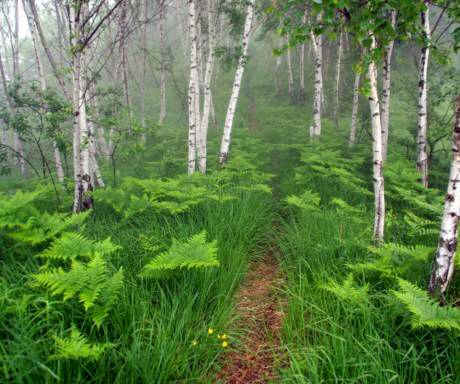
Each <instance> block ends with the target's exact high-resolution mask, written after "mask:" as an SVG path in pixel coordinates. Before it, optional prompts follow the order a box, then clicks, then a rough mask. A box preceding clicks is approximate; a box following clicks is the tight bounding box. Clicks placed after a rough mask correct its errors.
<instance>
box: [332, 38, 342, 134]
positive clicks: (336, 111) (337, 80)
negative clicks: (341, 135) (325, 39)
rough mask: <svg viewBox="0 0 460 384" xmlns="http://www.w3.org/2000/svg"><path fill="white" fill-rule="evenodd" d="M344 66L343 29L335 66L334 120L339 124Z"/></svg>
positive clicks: (338, 43)
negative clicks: (341, 79) (341, 80)
mask: <svg viewBox="0 0 460 384" xmlns="http://www.w3.org/2000/svg"><path fill="white" fill-rule="evenodd" d="M341 68H342V31H340V34H339V40H338V42H337V63H336V67H335V100H334V121H335V124H336V126H337V127H338V126H339V107H340V106H339V96H340V70H341Z"/></svg>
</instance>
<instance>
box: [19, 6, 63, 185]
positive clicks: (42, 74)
mask: <svg viewBox="0 0 460 384" xmlns="http://www.w3.org/2000/svg"><path fill="white" fill-rule="evenodd" d="M22 4H23V8H24V12H25V14H26V17H27V22H28V25H29V30H30V34H31V36H32V44H33V46H34V53H35V61H36V63H37V69H38V76H39V79H40V86H41V90H42V92H46V89H47V81H46V75H45V70H44V68H43V62H42V59H41V56H40V51H39V42H38V40H39V37H38V34H37V30H36V28H35V22H34V17H33V15H32V12H31V11H30V9H29V5H28V4H27V1H26V0H23V2H22ZM52 145H53V155H54V164H55V167H56V174H57V177H58V180H59V181H60V182H61V183H63V182H64V169H63V167H62V160H61V153H60V152H59V148H58V145H57V143H56V141H55V140H54V139H52Z"/></svg>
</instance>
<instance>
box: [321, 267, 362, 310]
mask: <svg viewBox="0 0 460 384" xmlns="http://www.w3.org/2000/svg"><path fill="white" fill-rule="evenodd" d="M320 288H322V289H324V290H326V291H328V292H331V293H333V294H334V295H335V296H337V297H339V298H340V299H342V300H344V301H348V302H351V303H354V304H358V305H360V306H362V305H365V304H366V303H367V302H368V291H369V285H368V284H365V285H364V286H358V285H356V283H355V281H354V279H353V274H352V273H350V274H348V276H347V278H346V279H345V280H344V281H343V283H342V284H339V283H337V282H336V281H334V280H330V281H329V282H328V283H327V284H323V285H321V286H320Z"/></svg>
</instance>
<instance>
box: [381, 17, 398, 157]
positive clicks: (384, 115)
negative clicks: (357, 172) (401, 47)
mask: <svg viewBox="0 0 460 384" xmlns="http://www.w3.org/2000/svg"><path fill="white" fill-rule="evenodd" d="M390 19H391V26H392V27H393V29H394V28H396V11H395V10H394V9H392V10H391V12H390ZM393 46H394V40H390V41H389V43H388V44H387V45H386V47H385V53H384V58H383V74H382V103H381V119H380V120H381V124H382V151H383V160H384V161H385V160H386V158H387V152H388V136H389V129H390V128H389V124H390V93H391V57H392V54H393Z"/></svg>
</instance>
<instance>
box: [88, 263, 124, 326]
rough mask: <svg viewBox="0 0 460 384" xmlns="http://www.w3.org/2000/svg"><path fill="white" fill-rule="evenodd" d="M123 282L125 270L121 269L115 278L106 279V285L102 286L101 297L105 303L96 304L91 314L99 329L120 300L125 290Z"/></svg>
mask: <svg viewBox="0 0 460 384" xmlns="http://www.w3.org/2000/svg"><path fill="white" fill-rule="evenodd" d="M123 282H124V274H123V269H122V268H120V269H119V270H118V271H117V272H115V273H114V274H113V276H111V277H109V278H108V279H106V281H105V283H104V284H103V285H102V288H101V289H100V296H101V297H103V298H104V301H103V302H98V303H96V305H95V306H94V307H93V309H92V313H91V318H92V320H93V321H94V324H96V326H97V327H100V326H101V325H102V323H103V322H104V320H105V319H106V317H107V316H108V314H109V312H110V310H111V309H112V307H113V305H114V304H115V302H116V300H117V299H118V297H119V295H120V291H121V289H122V288H123Z"/></svg>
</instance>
